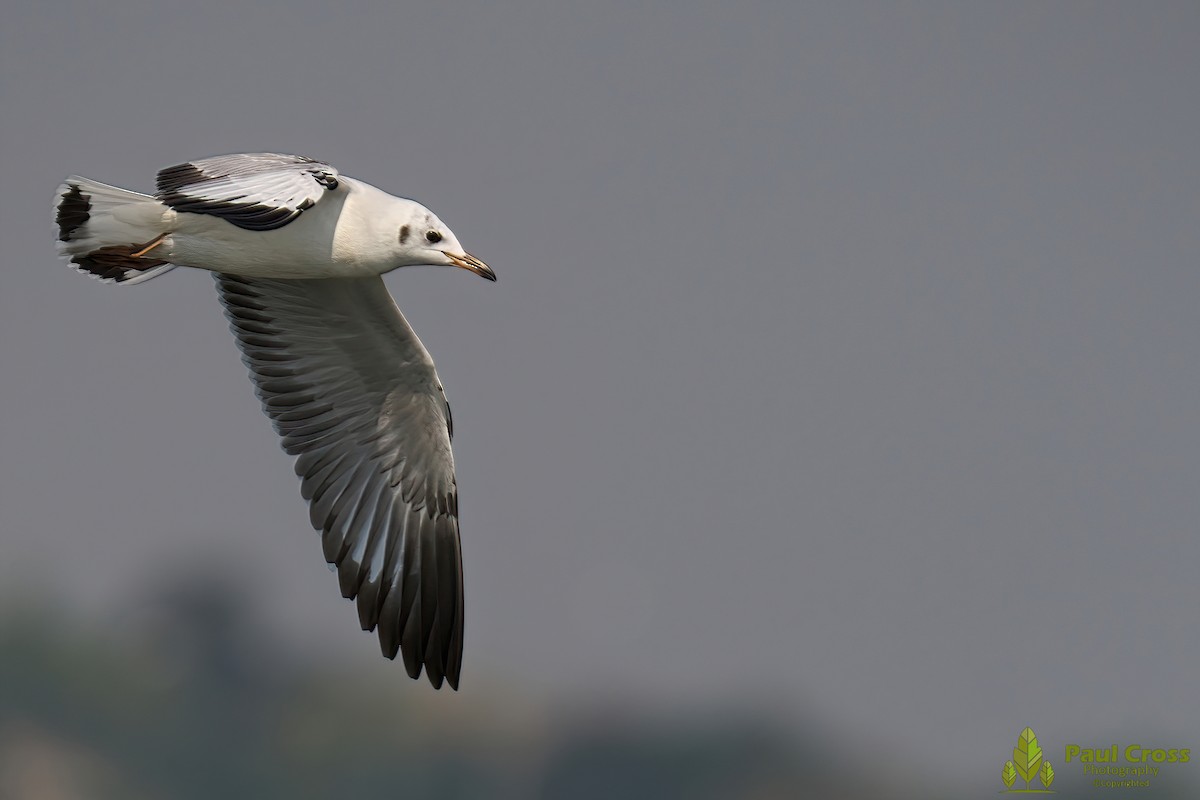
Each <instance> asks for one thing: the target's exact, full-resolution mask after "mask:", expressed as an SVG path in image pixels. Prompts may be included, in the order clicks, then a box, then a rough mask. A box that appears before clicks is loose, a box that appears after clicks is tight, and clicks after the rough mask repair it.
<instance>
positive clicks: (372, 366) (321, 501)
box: [55, 153, 496, 689]
mask: <svg viewBox="0 0 1200 800" xmlns="http://www.w3.org/2000/svg"><path fill="white" fill-rule="evenodd" d="M55 223H56V224H57V226H58V231H57V240H58V241H57V248H58V252H59V254H60V255H61V256H62V257H64V258H66V259H67V260H68V261H69V262H70V264H71V265H72V266H74V267H75V268H76V269H78V270H79V271H81V272H84V273H86V274H89V275H91V276H92V277H94V278H97V279H99V280H101V281H103V282H106V283H115V284H118V285H122V286H130V285H136V284H139V283H143V282H145V281H148V280H150V279H152V278H155V277H158V276H159V275H162V274H164V273H166V272H168V271H170V270H171V269H174V268H175V267H193V268H197V269H206V270H209V271H211V272H212V273H213V276H214V278H215V279H216V284H217V294H218V297H219V299H220V301H221V304H222V305H223V306H224V308H225V315H226V317H227V318H228V319H229V324H230V328H231V330H232V331H233V334H234V337H235V338H236V340H237V345H238V347H239V348H240V349H241V352H242V361H243V362H244V363H245V364H246V366H247V367H248V368H249V370H250V378H251V380H252V381H253V383H254V386H255V390H256V392H257V394H258V397H259V399H260V400H261V401H262V407H263V411H264V412H265V413H266V415H267V416H268V417H269V418H270V419H271V422H272V423H273V424H274V427H275V430H276V432H278V434H279V436H280V437H281V438H282V445H283V449H284V450H285V451H286V452H287V453H288V454H289V455H292V456H295V457H296V461H295V469H296V474H297V475H298V476H299V477H300V493H301V494H302V495H303V496H304V498H305V499H306V500H307V501H308V503H309V518H310V520H311V522H312V525H313V527H314V528H316V529H317V530H318V531H320V534H321V545H322V549H323V551H324V555H325V560H326V561H327V562H328V563H329V565H330V568H331V569H334V570H336V572H337V576H338V584H339V587H340V589H341V592H342V595H343V596H344V597H346V598H349V599H352V600H354V599H356V600H357V607H358V619H359V623H360V624H361V626H362V628H363V630H366V631H371V630H377V631H378V636H379V644H380V648H381V649H382V651H383V654H384V656H386V657H387V658H395V657H396V655H397V653H400V655H401V657H402V659H403V662H404V667H405V671H406V672H407V673H408V675H409V676H410V677H412V678H418V677H420V675H421V670H422V667H423V668H424V670H425V674H426V675H427V677H428V678H429V681H430V682H431V683H432V684H433V686H434V688H441V685H442V681H443V680H445V681H446V682H447V683H448V684H449V685H450V686H451V687H452V688H454V689H457V688H458V681H459V674H460V671H461V668H462V646H463V589H462V551H461V547H460V543H459V531H458V490H457V485H456V482H455V478H454V457H453V455H452V453H451V451H450V438H451V436H452V433H453V424H452V422H451V418H450V406H449V405H448V404H447V402H446V394H445V391H444V390H443V388H442V382H441V379H439V378H438V375H437V371H436V370H435V369H434V365H433V359H432V358H430V356H429V353H428V351H426V349H425V347H424V346H423V345H422V344H421V340H420V339H418V338H417V335H416V334H415V333H414V332H413V330H412V328H411V327H409V325H408V322H407V321H406V320H405V319H404V315H403V314H401V313H400V310H399V309H398V308H397V307H396V304H395V302H394V301H393V300H392V297H391V295H390V294H389V293H388V291H387V288H386V287H385V286H384V284H383V279H382V278H381V277H380V276H382V275H383V274H384V273H387V272H390V271H392V270H394V269H397V268H399V267H405V266H410V265H417V264H432V265H439V266H450V267H459V268H462V269H465V270H468V271H470V272H473V273H475V274H476V275H480V276H482V277H484V278H487V279H488V280H491V281H494V280H496V275H495V273H493V272H492V270H491V269H490V268H489V267H488V266H487V264H485V263H483V262H482V261H480V260H479V259H477V258H475V257H474V256H472V255H470V254H469V253H467V252H466V251H465V250H464V249H463V247H462V245H460V244H459V242H458V238H457V237H455V235H454V233H453V232H451V230H450V229H449V228H448V227H446V225H445V224H444V223H443V222H442V221H441V220H440V219H438V218H437V217H436V216H435V215H434V214H433V212H431V211H430V210H429V209H427V208H425V207H424V206H422V205H421V204H419V203H416V202H414V201H412V200H407V199H404V198H400V197H395V196H393V195H390V194H387V193H386V192H383V191H381V190H380V189H377V188H375V187H374V186H371V185H369V184H367V183H363V182H362V181H358V180H355V179H354V178H350V177H347V176H344V175H340V174H338V172H337V170H335V169H334V168H333V167H331V166H330V165H328V164H325V163H322V162H320V161H315V160H313V159H311V158H305V157H303V156H293V155H283V154H279V153H241V154H236V155H226V156H214V157H212V158H204V159H199V160H197V161H190V162H187V163H184V164H178V165H176V166H173V167H167V168H166V169H163V170H160V171H159V173H158V178H157V191H156V192H155V193H154V194H153V195H146V194H141V193H138V192H133V191H129V190H127V189H120V188H117V187H115V186H108V185H106V184H103V183H99V182H97V181H93V180H90V179H88V178H82V177H78V176H72V177H70V178H68V179H67V180H66V182H65V183H63V185H62V186H60V187H59V190H58V194H57V197H56V199H55Z"/></svg>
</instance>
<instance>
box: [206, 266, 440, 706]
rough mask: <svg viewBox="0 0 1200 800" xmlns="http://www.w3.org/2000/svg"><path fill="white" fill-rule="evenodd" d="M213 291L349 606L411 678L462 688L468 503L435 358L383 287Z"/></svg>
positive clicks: (363, 283) (262, 286)
mask: <svg viewBox="0 0 1200 800" xmlns="http://www.w3.org/2000/svg"><path fill="white" fill-rule="evenodd" d="M216 279H217V287H218V292H219V294H220V297H221V302H222V304H223V305H224V306H225V313H226V315H227V316H228V317H229V321H230V325H231V328H232V329H233V332H234V335H235V336H236V337H237V342H238V346H239V347H240V348H241V350H242V354H243V361H244V362H245V363H246V365H247V366H248V367H249V368H250V375H251V378H252V380H253V381H254V384H255V387H256V389H257V392H258V396H259V398H260V399H261V400H262V404H263V409H264V411H265V412H266V414H267V416H269V417H270V418H271V421H272V422H273V423H274V425H275V429H276V431H277V432H278V433H279V435H280V436H281V437H282V439H283V447H284V449H285V450H286V451H287V452H288V453H290V454H291V455H294V456H296V472H297V474H298V475H299V476H300V478H301V493H302V494H303V495H304V497H305V498H306V499H307V500H308V501H309V507H310V517H311V520H312V524H313V526H314V527H315V528H316V529H317V530H319V531H320V532H321V539H322V545H323V548H324V552H325V559H326V560H327V561H328V562H329V563H330V564H333V565H336V567H337V573H338V581H339V584H340V586H341V590H342V594H343V596H345V597H348V598H352V599H353V598H357V603H358V614H359V621H360V623H361V624H362V627H363V629H364V630H374V629H376V628H377V629H378V635H379V642H380V645H381V647H382V649H383V654H384V655H385V656H387V657H388V658H395V656H396V654H397V652H398V651H399V652H400V653H401V655H402V657H403V660H404V665H405V669H406V670H407V672H408V674H409V675H410V676H411V677H413V678H416V677H418V676H419V675H420V674H421V669H422V667H424V669H425V672H426V674H427V675H428V677H429V680H430V682H432V683H433V685H434V686H435V687H440V686H441V684H442V681H443V679H445V680H446V681H447V682H448V683H449V684H450V686H452V687H454V688H458V678H459V671H460V668H461V665H462V641H463V638H462V637H463V594H462V557H461V550H460V544H459V533H458V496H457V488H456V484H455V479H454V460H453V456H452V455H451V452H450V431H449V408H448V406H447V404H446V398H445V394H444V392H443V391H442V386H441V381H440V380H439V379H438V377H437V373H436V372H435V370H434V367H433V361H432V360H431V359H430V357H429V354H428V352H426V350H425V348H424V346H422V344H421V342H420V340H419V339H417V337H416V334H414V333H413V331H412V329H411V328H410V327H409V325H408V323H407V322H406V321H405V319H404V317H403V316H402V315H401V314H400V311H399V309H397V308H396V305H395V303H394V302H393V301H392V298H391V295H389V294H388V291H387V289H386V287H385V286H384V285H383V281H382V280H381V279H379V278H333V279H323V280H265V279H249V278H242V277H238V276H232V275H217V276H216Z"/></svg>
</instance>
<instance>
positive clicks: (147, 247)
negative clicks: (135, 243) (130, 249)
mask: <svg viewBox="0 0 1200 800" xmlns="http://www.w3.org/2000/svg"><path fill="white" fill-rule="evenodd" d="M165 238H167V235H166V234H165V233H162V234H159V236H158V238H157V239H155V240H154V241H152V242H150V244H148V245H145V246H144V247H142V249H141V250H138V251H137V252H136V253H130V254H129V257H130V258H141V257H142V256H144V255H146V253H149V252H150V251H151V250H153V249H154V248H156V247H158V246H159V245H160V244H162V240H163V239H165Z"/></svg>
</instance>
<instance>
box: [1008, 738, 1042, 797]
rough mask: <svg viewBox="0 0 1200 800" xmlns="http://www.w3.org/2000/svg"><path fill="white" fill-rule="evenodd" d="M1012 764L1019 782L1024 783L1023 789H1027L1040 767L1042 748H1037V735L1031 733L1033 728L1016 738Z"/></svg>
mask: <svg viewBox="0 0 1200 800" xmlns="http://www.w3.org/2000/svg"><path fill="white" fill-rule="evenodd" d="M1013 764H1014V766H1016V768H1017V774H1018V775H1020V776H1021V780H1023V781H1025V788H1026V789H1028V788H1029V782H1030V781H1031V780H1033V778H1034V776H1035V775H1037V774H1038V769H1039V768H1040V767H1041V766H1042V748H1040V747H1038V740H1037V734H1035V733H1034V732H1033V728H1026V729H1025V730H1023V731H1021V735H1020V736H1018V737H1017V746H1016V747H1015V748H1013Z"/></svg>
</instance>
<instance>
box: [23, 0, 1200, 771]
mask: <svg viewBox="0 0 1200 800" xmlns="http://www.w3.org/2000/svg"><path fill="white" fill-rule="evenodd" d="M67 5H70V6H72V7H71V8H70V10H64V8H63V7H62V6H58V5H55V6H53V7H51V6H47V5H42V4H16V3H13V4H10V5H9V6H8V7H7V8H6V10H5V25H4V26H3V29H2V32H0V37H2V42H0V44H2V48H0V63H2V66H3V71H2V77H0V80H2V81H3V84H2V85H3V97H2V102H3V107H4V113H3V115H2V116H0V135H2V138H3V142H2V144H3V153H4V156H3V175H4V189H5V190H4V192H2V193H0V231H2V237H0V240H2V241H3V242H4V257H3V262H4V276H5V288H4V291H3V292H0V370H2V372H3V374H4V375H5V376H6V379H5V381H4V391H3V411H4V413H3V426H2V429H0V454H2V456H0V536H2V539H0V544H2V547H3V556H2V557H0V580H3V585H4V587H7V590H8V591H9V592H12V591H15V588H14V587H25V588H26V590H30V589H32V590H36V591H39V592H43V593H45V594H46V595H47V597H53V598H61V601H62V602H63V603H64V604H66V605H68V606H72V607H74V606H77V607H79V608H80V609H82V610H85V611H86V613H88V614H90V615H92V616H93V617H94V618H95V619H96V620H97V621H98V622H99V623H100V624H102V625H113V626H116V625H119V624H120V620H121V614H122V613H125V612H123V611H121V609H127V608H128V607H129V605H130V604H131V603H136V602H137V592H138V591H141V588H142V587H143V586H144V585H145V584H146V582H147V581H148V580H149V579H150V578H152V577H153V576H155V575H156V574H159V573H161V572H162V571H163V570H166V569H169V568H171V565H177V564H178V563H179V562H180V561H186V560H188V559H193V558H220V557H223V558H225V559H228V560H229V561H231V562H233V563H235V564H238V565H239V566H240V567H241V569H242V570H243V572H244V574H245V575H246V576H247V580H253V581H256V582H257V586H256V589H257V591H258V592H259V593H260V601H261V603H262V613H263V615H264V618H266V619H268V620H269V621H270V623H271V624H272V625H274V626H276V627H278V628H279V629H280V630H281V631H283V632H284V633H285V634H286V635H287V636H288V637H289V638H290V640H292V641H293V642H294V643H295V644H296V646H299V647H305V648H311V649H313V650H322V651H336V652H338V656H337V657H338V658H340V659H343V660H350V661H352V662H353V661H361V662H362V663H363V664H364V669H368V668H370V669H374V668H376V665H375V662H376V661H379V658H378V656H377V649H376V644H375V642H374V640H373V637H368V636H367V635H365V634H362V633H359V632H358V631H357V626H356V624H355V623H356V619H355V613H354V610H353V607H352V606H351V605H350V604H349V603H346V602H345V601H343V600H341V599H340V598H339V597H338V594H337V588H336V581H335V580H334V578H333V577H332V576H331V575H329V574H328V573H327V572H326V570H325V568H324V566H323V563H322V559H321V554H320V548H319V546H318V542H317V537H316V534H315V533H313V532H312V531H311V530H310V529H309V526H308V522H307V513H306V509H305V504H304V503H303V501H302V500H301V499H300V497H299V494H298V486H297V481H296V479H295V478H294V476H293V475H292V472H291V469H290V466H289V464H288V462H287V459H286V458H285V457H284V456H283V455H282V453H281V452H280V451H279V448H278V445H277V443H276V439H275V436H274V434H273V432H272V431H271V430H270V426H269V424H268V422H267V421H266V419H265V418H263V416H262V415H261V413H260V412H259V410H258V405H257V401H256V400H255V399H254V397H253V393H252V390H251V387H250V384H249V382H248V380H247V379H246V375H245V370H244V368H243V367H242V365H241V364H240V363H239V361H238V357H237V353H236V350H235V347H234V344H233V341H232V338H231V336H230V335H229V333H228V332H227V330H226V326H225V323H224V320H223V318H222V316H221V314H220V311H219V308H218V305H217V302H216V300H215V297H214V292H213V287H212V284H211V281H210V279H209V278H208V276H207V275H204V274H201V273H199V272H191V271H185V270H179V271H176V272H175V273H172V274H171V275H170V276H169V277H166V278H163V279H162V280H156V281H153V282H151V283H149V284H147V285H144V286H139V287H133V288H128V289H117V288H114V287H107V286H102V285H100V284H98V283H96V282H94V281H89V280H86V279H85V278H84V277H82V276H80V275H78V274H76V273H74V272H73V271H72V270H69V269H67V268H66V267H65V266H64V265H62V264H61V263H59V262H58V261H57V260H56V259H55V257H54V252H53V246H52V234H51V224H50V223H51V214H50V205H51V195H52V192H53V190H54V187H55V186H56V185H57V183H58V182H59V181H60V180H61V179H62V178H63V177H64V176H65V175H67V174H68V173H72V172H78V173H80V174H84V175H87V176H89V177H93V178H96V179H98V180H102V181H105V182H109V183H115V184H119V185H122V186H128V187H130V188H138V189H143V190H146V189H149V188H150V187H151V186H152V183H153V177H154V173H155V171H156V170H157V169H158V168H160V167H163V166H166V165H169V164H173V163H177V162H180V161H184V160H187V159H190V158H195V157H199V156H205V155H211V154H216V153H225V152H237V151H248V150H276V151H282V152H297V153H303V154H306V155H311V156H313V157H317V158H321V159H324V160H327V161H329V162H331V163H333V164H334V165H335V166H336V167H337V168H338V169H339V170H341V171H342V172H344V173H346V174H349V175H352V176H355V177H359V178H362V179H365V180H367V181H369V182H371V183H375V184H377V185H379V186H380V187H382V188H384V189H386V190H388V191H391V192H394V193H397V194H402V195H407V196H411V197H414V198H417V199H418V200H420V201H421V202H423V203H425V204H426V205H428V206H430V207H431V208H432V209H433V210H434V211H435V212H436V213H437V214H438V215H439V216H440V217H441V218H442V219H443V220H445V221H446V222H447V224H449V225H450V226H451V227H452V228H453V229H454V230H455V232H456V233H457V234H458V236H459V238H460V240H462V241H463V242H464V244H465V245H466V246H467V247H468V248H469V249H470V250H471V251H472V252H474V253H476V254H477V255H479V256H480V257H482V258H484V259H485V260H486V261H488V263H490V264H491V265H492V266H493V267H494V268H495V270H496V272H497V274H498V275H499V282H498V283H496V284H489V283H487V282H486V281H481V280H478V279H475V278H472V277H471V276H469V275H467V274H466V273H461V274H459V273H452V272H450V271H447V270H440V271H439V270H434V269H408V270H402V271H400V272H398V273H393V274H392V275H391V276H390V277H389V279H388V285H389V287H390V288H391V289H392V291H393V292H394V293H395V295H396V296H397V299H398V302H399V304H400V306H401V307H402V308H403V309H404V312H405V313H406V315H407V316H408V318H409V320H410V322H412V324H413V326H414V327H415V328H416V330H417V331H418V333H419V334H420V335H421V337H422V338H423V340H424V341H425V344H426V345H427V346H428V347H429V349H430V350H431V351H432V353H433V355H434V357H435V358H436V359H437V362H438V367H439V372H440V373H441V376H442V378H443V379H444V381H445V384H446V389H447V392H448V395H449V398H450V402H451V404H452V405H453V408H454V412H455V423H456V426H455V427H456V431H455V433H456V441H455V454H456V459H457V463H458V474H459V487H460V493H461V502H460V506H461V509H462V530H463V537H464V559H465V567H466V573H467V575H466V577H467V584H466V593H467V622H466V637H467V638H466V653H465V658H464V674H463V687H464V691H463V692H462V693H461V694H460V695H459V696H458V697H456V698H452V699H448V700H446V701H445V702H447V703H448V704H457V705H460V706H469V705H470V704H471V703H472V702H474V699H473V698H475V697H478V696H479V693H481V692H484V691H486V689H487V687H488V686H494V685H496V684H497V683H504V682H509V683H511V684H517V685H523V686H526V687H528V688H529V691H536V692H540V693H544V695H545V696H547V697H551V698H559V699H564V698H569V699H571V700H572V701H575V702H588V701H589V700H593V701H600V700H604V699H612V700H620V701H624V702H629V703H641V702H647V701H651V702H656V703H664V704H668V705H670V704H690V703H696V702H701V701H707V700H711V699H712V698H724V697H743V696H746V697H757V698H769V699H770V700H771V702H777V703H780V704H781V705H784V706H791V707H794V708H795V709H797V711H798V712H802V713H805V714H815V715H817V718H818V719H824V720H826V721H827V722H828V723H829V724H831V725H834V726H837V727H840V729H842V730H843V731H844V732H845V733H846V734H847V735H848V736H851V737H857V738H860V739H868V738H869V739H873V740H874V741H876V742H877V743H879V744H881V745H883V746H884V747H887V748H892V749H893V752H895V753H898V754H903V753H906V752H910V750H908V749H907V748H916V747H920V746H921V743H922V742H924V741H929V740H930V739H937V740H938V741H940V742H941V745H940V747H941V748H942V753H943V754H944V757H945V763H947V764H950V765H952V766H951V767H950V768H951V769H955V770H959V771H961V772H962V773H963V774H964V775H965V774H978V773H979V771H981V770H986V772H987V774H988V775H989V776H990V775H991V774H992V773H993V772H994V771H995V769H994V764H993V762H994V761H995V760H996V752H997V751H999V752H1000V753H1003V752H1004V749H1005V748H1006V747H1011V742H1012V740H1013V739H1014V737H1015V735H1016V733H1017V732H1018V731H1019V730H1020V729H1021V728H1022V727H1024V726H1025V725H1027V724H1030V725H1033V726H1035V728H1036V729H1037V732H1038V734H1039V737H1041V738H1042V740H1043V741H1044V742H1047V741H1053V742H1060V743H1061V742H1064V741H1067V740H1073V739H1081V740H1094V741H1097V742H1100V743H1101V744H1102V745H1105V746H1107V744H1109V743H1110V742H1111V741H1127V740H1128V741H1132V740H1133V739H1134V738H1135V737H1138V736H1141V737H1143V738H1163V737H1166V738H1170V737H1174V738H1176V739H1179V740H1181V741H1182V740H1187V741H1186V742H1184V743H1185V744H1189V743H1190V744H1191V745H1192V746H1193V747H1195V746H1200V725H1198V723H1197V720H1200V693H1198V692H1197V691H1196V689H1195V675H1196V664H1197V663H1200V645H1198V642H1200V624H1198V622H1197V615H1196V609H1197V607H1200V581H1197V580H1196V573H1197V569H1196V567H1197V564H1198V563H1200V540H1198V537H1197V535H1196V530H1197V520H1198V519H1200V491H1198V489H1200V426H1198V425H1197V413H1198V412H1200V380H1198V378H1197V369H1196V363H1197V358H1196V357H1197V337H1198V335H1200V314H1197V313H1196V308H1197V300H1198V298H1200V269H1198V268H1197V267H1198V259H1200V158H1198V157H1197V151H1196V139H1197V130H1198V129H1200V110H1198V107H1197V104H1196V102H1195V90H1196V79H1197V76H1198V75H1200V48H1197V47H1196V43H1197V41H1200V7H1198V6H1197V5H1195V4H1192V3H1181V4H1169V3H1156V4H1153V5H1141V4H1136V5H1135V4H1115V3H1112V4H1070V3H1056V4H1043V3H1027V4H1018V3H1003V4H999V3H997V4H966V3H949V4H921V5H916V4H859V3H828V4H821V5H816V6H808V7H804V8H797V7H795V6H794V4H780V5H779V6H775V5H767V4H747V3H738V4H732V3H730V4H725V5H717V6H714V7H711V8H701V4H690V7H691V9H692V10H689V11H688V12H686V13H672V12H668V11H666V10H662V9H660V10H656V11H653V10H646V9H645V8H640V7H639V6H637V5H628V6H614V5H613V4H580V5H578V6H574V7H568V6H566V5H564V4H562V3H545V4H537V3H523V4H519V6H513V5H510V4H503V7H502V4H496V5H495V6H485V7H483V8H476V9H473V10H471V11H470V12H467V11H466V10H465V9H464V8H457V9H455V8H451V7H450V4H431V5H430V6H429V7H427V8H421V9H412V8H409V9H403V10H401V9H399V8H397V7H395V5H394V4H392V3H384V2H378V3H362V4H351V5H349V6H346V7H344V8H335V7H334V6H333V5H331V4H328V3H289V4H277V5H274V6H272V5H271V4H262V5H260V6H258V7H257V8H256V10H247V9H244V8H243V6H242V4H241V3H227V2H209V3H204V4H197V3H164V2H158V1H156V2H153V3H149V2H146V3H123V4H121V9H122V10H120V11H114V10H111V9H108V10H99V9H98V7H97V6H96V4H92V3H82V2H80V3H73V4H67ZM368 664H369V666H367V665H368ZM387 666H389V667H390V668H394V669H395V671H396V675H397V680H405V681H406V680H407V678H403V675H402V670H400V668H399V667H398V666H394V665H387ZM427 690H428V687H424V686H423V685H421V684H413V687H412V691H414V692H424V691H427ZM910 737H911V738H910ZM914 742H915V743H917V744H913V743H914ZM1176 744H1177V742H1172V743H1171V745H1170V746H1175V745H1176Z"/></svg>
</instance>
